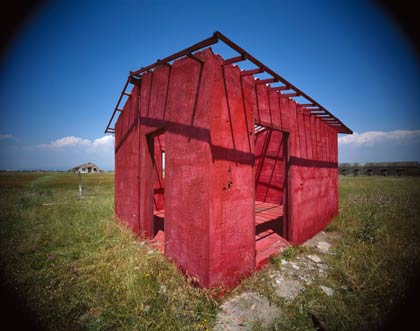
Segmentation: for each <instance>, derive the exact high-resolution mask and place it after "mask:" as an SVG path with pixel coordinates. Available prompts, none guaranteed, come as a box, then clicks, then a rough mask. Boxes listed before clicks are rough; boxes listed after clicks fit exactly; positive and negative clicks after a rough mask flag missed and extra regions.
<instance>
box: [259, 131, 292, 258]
mask: <svg viewBox="0 0 420 331" xmlns="http://www.w3.org/2000/svg"><path fill="white" fill-rule="evenodd" d="M287 160H288V134H287V133H286V132H283V131H280V130H276V129H272V128H269V127H265V126H261V125H255V248H256V265H257V266H259V265H261V264H263V263H265V262H266V261H267V260H268V258H269V257H270V256H271V255H272V254H275V253H277V252H278V251H279V249H280V248H281V247H285V246H287V245H288V242H287V239H288V235H287V232H288V222H287V219H288V218H287V201H288V199H287V186H288V185H287V183H288V162H287Z"/></svg>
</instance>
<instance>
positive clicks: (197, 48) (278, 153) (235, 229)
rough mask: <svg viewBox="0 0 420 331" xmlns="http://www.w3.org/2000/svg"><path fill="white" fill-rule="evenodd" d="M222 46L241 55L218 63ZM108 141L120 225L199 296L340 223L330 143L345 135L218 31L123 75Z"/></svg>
mask: <svg viewBox="0 0 420 331" xmlns="http://www.w3.org/2000/svg"><path fill="white" fill-rule="evenodd" d="M218 41H222V42H224V43H225V44H226V45H228V46H229V47H230V48H232V49H233V50H235V51H236V52H237V53H238V56H235V57H233V58H229V59H223V58H222V57H221V56H220V55H215V54H214V53H213V51H212V49H211V48H209V46H210V45H212V44H215V43H217V42H218ZM241 61H248V63H252V64H253V65H255V69H250V70H241V69H240V68H239V67H238V66H237V65H236V64H235V63H237V62H241ZM262 73H265V75H266V77H267V75H268V77H269V78H265V79H258V78H256V77H257V76H256V75H259V74H262ZM130 86H132V89H131V91H130V92H129V90H130ZM295 99H296V100H295ZM298 99H305V100H306V101H305V103H302V102H301V103H298V101H297V100H298ZM120 104H124V106H123V107H122V108H120ZM117 112H118V113H119V117H118V119H117V120H116V121H115V114H116V113H117ZM114 121H115V126H114V127H111V126H112V125H113V123H114ZM105 132H107V133H115V214H116V216H117V218H118V219H120V220H121V221H122V222H124V223H125V224H127V225H128V226H129V227H131V228H132V230H133V231H134V232H135V233H137V234H138V235H140V236H141V237H142V238H146V239H152V240H155V241H157V242H160V243H161V247H162V250H163V251H164V252H165V254H166V255H167V256H168V257H169V258H170V259H172V260H173V261H174V262H175V263H176V264H177V265H178V266H179V267H180V268H181V269H182V270H184V271H185V272H186V273H187V274H189V275H191V276H194V277H196V278H197V280H198V282H199V283H200V285H201V286H204V287H212V286H216V285H219V284H221V283H223V284H224V285H225V286H228V287H230V286H234V285H235V284H237V283H238V281H239V279H240V278H241V277H243V276H244V275H247V274H249V273H250V272H251V271H252V270H254V269H255V268H256V267H258V266H260V265H262V264H263V263H264V262H265V261H267V259H268V257H269V256H270V255H272V254H275V253H277V252H278V251H279V248H280V247H282V246H285V245H286V244H287V243H292V244H300V243H302V242H303V241H305V240H307V239H309V238H310V237H312V236H313V235H315V234H316V233H318V232H319V231H321V230H322V229H323V228H325V226H326V225H327V224H328V223H329V222H330V221H331V220H332V218H333V217H334V216H336V215H337V213H338V187H337V184H338V183H337V182H338V169H337V134H338V133H352V131H351V130H350V129H349V128H347V127H346V126H345V125H344V124H343V123H342V122H341V121H340V120H339V119H338V118H337V117H335V116H334V115H332V114H331V113H330V112H329V111H327V110H326V109H325V108H324V107H323V106H321V105H320V104H319V103H318V102H316V101H315V100H314V99H312V98H311V97H309V96H308V95H306V94H305V93H304V92H302V91H301V90H299V89H298V88H297V87H295V86H294V85H292V84H291V83H290V82H288V81H287V80H285V79H284V78H283V77H281V76H280V75H278V74H277V73H275V72H274V71H272V70H271V69H269V68H268V67H267V66H265V65H264V64H262V63H261V62H260V61H258V60H257V59H255V58H254V57H253V56H252V55H250V54H249V53H247V52H246V51H245V50H243V49H242V48H240V47H239V46H237V45H236V44H235V43H233V42H232V41H231V40H229V39H228V38H226V37H225V36H224V35H223V34H221V33H220V32H215V33H214V34H213V36H212V37H210V38H208V39H206V40H203V41H201V42H199V43H197V44H195V45H193V46H191V47H189V48H187V49H185V50H183V51H180V52H178V53H176V54H173V55H171V56H169V57H167V58H165V59H163V60H158V61H157V62H156V63H154V64H152V65H149V66H147V67H144V68H141V69H140V70H137V71H134V72H130V74H129V77H128V80H127V82H126V84H125V86H124V88H123V91H122V93H121V96H120V98H119V100H118V103H117V106H116V108H115V110H114V113H113V115H112V117H111V119H110V121H109V123H108V126H107V128H106V131H105Z"/></svg>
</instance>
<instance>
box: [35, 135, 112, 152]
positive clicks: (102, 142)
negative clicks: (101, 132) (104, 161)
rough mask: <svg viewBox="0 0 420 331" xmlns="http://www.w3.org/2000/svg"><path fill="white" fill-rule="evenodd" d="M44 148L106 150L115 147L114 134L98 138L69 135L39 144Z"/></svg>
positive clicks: (39, 146)
mask: <svg viewBox="0 0 420 331" xmlns="http://www.w3.org/2000/svg"><path fill="white" fill-rule="evenodd" d="M37 147H38V148H40V149H43V150H51V151H59V150H78V151H84V152H88V153H95V152H104V151H106V150H112V149H113V147H114V137H113V136H103V137H101V138H98V139H94V140H90V139H83V138H79V137H74V136H69V137H63V138H60V139H57V140H53V141H51V142H50V143H49V144H40V145H38V146H37Z"/></svg>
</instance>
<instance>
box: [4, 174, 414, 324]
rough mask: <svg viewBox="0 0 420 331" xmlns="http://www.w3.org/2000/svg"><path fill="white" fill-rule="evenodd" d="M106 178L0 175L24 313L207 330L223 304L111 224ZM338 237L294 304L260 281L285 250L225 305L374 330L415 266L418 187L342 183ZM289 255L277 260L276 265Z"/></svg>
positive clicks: (7, 257) (9, 260)
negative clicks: (256, 304) (247, 299)
mask: <svg viewBox="0 0 420 331" xmlns="http://www.w3.org/2000/svg"><path fill="white" fill-rule="evenodd" d="M113 179H114V178H113V174H101V175H94V176H93V175H86V176H83V186H84V195H83V197H82V198H80V197H79V195H78V179H77V176H76V175H73V174H68V173H19V174H15V173H0V206H1V207H0V238H1V241H0V270H1V275H2V281H3V283H4V287H5V288H6V289H7V290H8V291H9V292H10V293H12V294H13V295H16V296H17V297H18V298H19V302H20V303H21V304H22V306H23V307H25V309H26V312H27V316H30V317H31V318H32V320H33V322H34V323H35V324H36V325H37V327H38V328H40V329H48V330H85V329H87V330H115V329H122V330H133V329H134V330H136V329H137V330H208V329H209V330H211V329H212V325H213V324H214V321H215V317H216V314H217V311H218V308H219V306H220V304H221V303H222V301H223V300H224V299H222V298H218V297H217V296H215V295H214V294H215V293H217V291H218V290H217V289H216V290H212V291H208V290H202V289H199V288H196V287H194V286H193V284H192V282H191V281H190V280H189V279H188V278H186V277H184V276H182V275H181V274H180V273H179V272H178V271H177V269H176V267H175V266H174V265H172V264H171V263H168V262H167V261H166V259H165V258H164V257H163V256H162V255H161V254H160V253H158V252H156V251H154V250H152V249H151V248H149V247H148V246H147V245H146V244H144V243H143V242H141V241H140V240H138V239H137V238H136V237H134V236H133V235H132V234H131V232H130V231H129V230H127V229H125V228H124V227H123V226H121V225H119V224H118V223H117V222H116V221H115V220H114V219H113ZM339 189H340V216H339V217H338V218H336V219H335V220H334V221H333V223H332V224H331V225H330V226H329V227H328V229H327V231H331V232H334V233H337V234H338V235H339V237H340V240H339V242H338V244H337V245H336V246H335V247H334V251H333V252H334V255H328V256H325V257H323V258H325V259H326V262H327V263H328V265H329V273H328V277H327V278H326V279H323V280H322V281H323V283H324V284H325V283H326V284H327V285H328V286H329V287H331V288H333V289H335V294H334V295H333V296H331V297H329V296H326V295H322V293H321V292H320V290H319V287H318V286H317V281H315V282H314V284H313V285H312V286H309V287H307V288H306V290H305V292H304V293H303V294H302V295H300V296H298V297H297V298H296V299H295V300H294V301H293V302H291V303H286V302H285V301H284V300H282V299H280V298H278V297H276V296H275V295H274V294H273V289H272V286H271V283H270V281H269V280H268V279H269V277H268V275H269V273H270V272H272V271H273V270H276V268H279V263H278V261H279V259H280V258H290V257H296V256H299V255H300V254H307V253H308V251H310V248H302V247H297V248H292V249H288V250H287V251H286V252H285V253H284V254H283V256H282V257H279V258H277V259H272V263H271V264H270V265H269V266H268V267H267V268H266V269H265V270H263V271H260V272H257V273H255V274H254V275H253V276H251V277H250V278H248V279H246V280H245V281H243V283H242V284H241V285H240V286H239V287H238V288H236V289H235V290H234V291H232V292H229V293H227V297H230V296H232V295H235V294H237V293H240V292H242V291H248V290H251V291H255V292H259V293H261V294H263V295H265V296H266V297H267V298H269V300H270V301H271V302H272V304H274V305H276V306H278V307H279V309H281V310H282V311H283V315H282V319H281V320H279V321H277V323H278V325H277V326H276V327H274V326H273V329H279V330H315V329H316V328H315V326H314V324H313V322H312V319H311V316H316V318H317V319H318V320H319V321H320V322H321V323H322V325H323V326H324V328H325V329H326V330H374V329H378V328H380V327H381V325H382V323H383V322H384V321H385V320H386V318H387V317H388V316H389V314H390V312H391V311H392V310H393V309H394V308H395V307H396V306H397V305H399V304H400V303H401V302H402V301H401V300H404V295H405V291H406V289H407V287H408V285H409V282H410V280H411V279H412V278H413V277H414V276H415V275H416V273H417V271H418V266H419V265H420V223H419V214H420V178H408V177H343V178H340V188H339ZM286 255H287V256H286Z"/></svg>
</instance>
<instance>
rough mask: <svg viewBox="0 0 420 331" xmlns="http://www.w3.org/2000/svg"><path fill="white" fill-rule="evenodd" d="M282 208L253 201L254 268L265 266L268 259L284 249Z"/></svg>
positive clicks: (277, 205)
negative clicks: (255, 254)
mask: <svg viewBox="0 0 420 331" xmlns="http://www.w3.org/2000/svg"><path fill="white" fill-rule="evenodd" d="M283 236H284V234H283V206H282V205H279V204H274V203H268V202H261V201H255V248H256V251H257V256H256V266H257V267H259V266H261V265H263V264H265V263H266V262H267V261H268V259H269V257H270V256H271V255H273V254H277V253H278V252H279V249H280V248H282V247H286V246H287V245H288V242H287V241H286V240H285V239H284V238H283Z"/></svg>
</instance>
